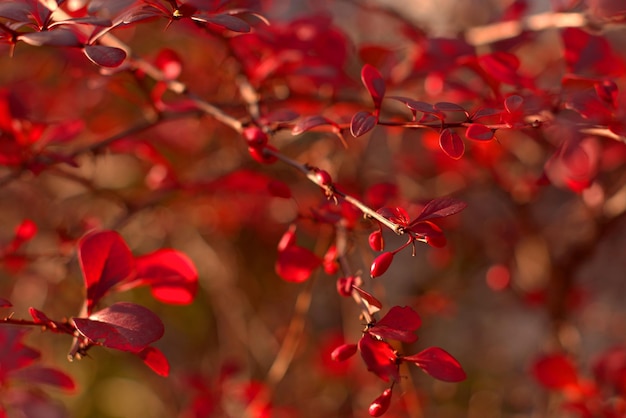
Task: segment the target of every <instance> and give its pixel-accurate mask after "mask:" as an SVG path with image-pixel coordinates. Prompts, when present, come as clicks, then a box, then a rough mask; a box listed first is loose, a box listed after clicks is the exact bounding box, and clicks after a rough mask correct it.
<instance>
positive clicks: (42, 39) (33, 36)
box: [18, 29, 81, 47]
mask: <svg viewBox="0 0 626 418" xmlns="http://www.w3.org/2000/svg"><path fill="white" fill-rule="evenodd" d="M18 39H19V40H20V41H24V42H26V43H27V44H29V45H34V46H44V45H45V46H69V47H78V46H80V45H81V43H80V41H79V40H78V38H77V37H76V34H74V32H72V31H71V30H68V29H56V30H48V31H42V32H30V33H25V34H23V35H20V36H19V38H18Z"/></svg>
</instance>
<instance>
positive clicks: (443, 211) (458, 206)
mask: <svg viewBox="0 0 626 418" xmlns="http://www.w3.org/2000/svg"><path fill="white" fill-rule="evenodd" d="M466 207H467V203H465V202H463V201H461V200H459V199H455V198H453V197H440V198H438V199H434V200H431V201H430V202H428V203H427V204H426V206H424V208H423V209H422V211H421V212H420V214H419V216H418V217H417V218H415V220H414V221H413V222H411V225H414V224H416V223H418V222H422V221H426V220H429V219H436V218H444V217H447V216H452V215H455V214H457V213H459V212H461V211H462V210H463V209H465V208H466Z"/></svg>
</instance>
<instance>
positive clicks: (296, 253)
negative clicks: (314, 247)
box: [276, 245, 322, 283]
mask: <svg viewBox="0 0 626 418" xmlns="http://www.w3.org/2000/svg"><path fill="white" fill-rule="evenodd" d="M321 264H322V260H321V259H320V258H319V257H318V256H316V255H315V254H313V252H312V251H311V250H309V249H307V248H303V247H298V246H297V245H291V246H289V247H287V248H285V249H284V250H283V251H280V252H279V253H278V259H277V260H276V273H277V274H278V275H279V276H280V277H281V278H282V279H284V280H287V281H288V282H296V283H300V282H303V281H305V280H307V279H308V278H309V277H310V276H311V273H312V272H313V270H315V269H316V268H317V267H319V266H320V265H321Z"/></svg>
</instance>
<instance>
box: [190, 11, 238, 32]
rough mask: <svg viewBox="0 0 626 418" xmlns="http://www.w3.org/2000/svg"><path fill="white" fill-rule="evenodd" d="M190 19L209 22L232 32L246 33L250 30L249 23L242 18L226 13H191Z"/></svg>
mask: <svg viewBox="0 0 626 418" xmlns="http://www.w3.org/2000/svg"><path fill="white" fill-rule="evenodd" d="M191 19H192V20H195V21H198V22H206V23H211V24H213V25H216V26H219V27H221V28H224V29H228V30H231V31H233V32H239V33H248V32H250V25H249V24H248V23H247V22H246V21H245V20H243V19H240V18H238V17H236V16H233V15H229V14H226V13H223V14H217V15H210V16H209V15H193V16H191Z"/></svg>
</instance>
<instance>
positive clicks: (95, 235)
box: [78, 231, 135, 314]
mask: <svg viewBox="0 0 626 418" xmlns="http://www.w3.org/2000/svg"><path fill="white" fill-rule="evenodd" d="M78 261H79V262H80V268H81V270H82V272H83V278H84V280H85V287H86V288H87V314H90V313H91V310H92V308H93V306H94V305H95V304H96V303H98V301H99V300H100V299H101V298H102V297H103V296H104V295H105V294H106V293H107V292H108V291H109V289H111V288H112V287H113V286H115V285H117V284H119V283H121V282H122V281H124V280H127V279H128V278H130V277H131V276H132V275H133V274H134V273H135V259H134V257H133V255H132V253H131V252H130V249H129V248H128V246H127V245H126V243H125V242H124V240H123V239H122V237H121V236H120V234H118V233H117V232H115V231H94V232H90V233H88V234H87V235H85V236H84V237H83V238H81V240H80V241H79V242H78Z"/></svg>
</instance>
